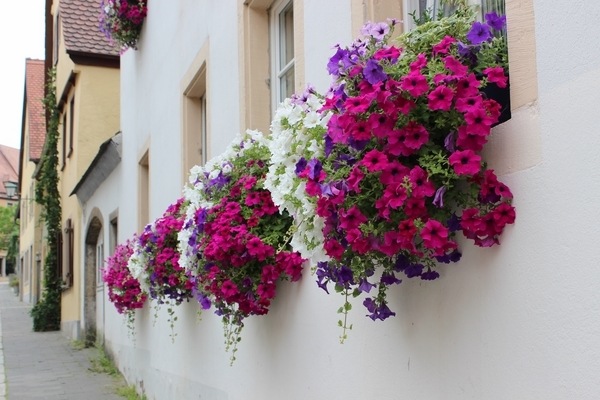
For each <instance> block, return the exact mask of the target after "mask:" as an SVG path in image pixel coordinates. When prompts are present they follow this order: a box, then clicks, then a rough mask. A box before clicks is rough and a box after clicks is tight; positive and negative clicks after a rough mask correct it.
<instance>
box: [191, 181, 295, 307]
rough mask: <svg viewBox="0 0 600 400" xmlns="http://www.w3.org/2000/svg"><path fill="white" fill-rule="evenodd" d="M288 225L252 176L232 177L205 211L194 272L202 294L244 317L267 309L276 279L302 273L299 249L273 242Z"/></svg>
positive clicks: (216, 304)
mask: <svg viewBox="0 0 600 400" xmlns="http://www.w3.org/2000/svg"><path fill="white" fill-rule="evenodd" d="M265 172H266V171H265ZM289 225H290V221H289V218H287V219H286V218H283V217H282V216H281V215H280V214H279V210H278V208H277V207H276V206H275V205H274V204H273V201H272V200H271V195H270V193H269V192H268V191H267V190H265V189H262V188H261V186H260V185H259V183H258V181H257V178H256V177H255V176H252V175H243V176H242V177H241V178H239V179H238V180H237V181H236V182H234V183H233V184H232V185H231V187H230V190H229V193H228V194H227V195H226V196H224V197H223V198H222V199H221V200H220V202H219V203H217V204H216V205H215V206H213V207H212V208H211V209H209V210H208V213H207V216H206V221H205V222H204V225H203V233H202V237H201V239H200V248H201V252H202V257H201V263H202V264H203V265H204V267H203V268H202V269H201V270H200V271H198V273H197V280H198V285H199V291H200V294H201V295H200V296H201V298H202V299H205V298H212V299H213V301H214V302H215V306H216V307H217V313H219V314H228V313H231V312H232V310H234V309H237V310H238V311H239V312H240V313H241V315H242V316H243V317H245V316H248V315H262V314H266V313H267V312H268V308H269V306H270V304H271V301H272V299H273V298H274V297H275V293H276V284H277V281H278V280H279V279H280V278H282V277H286V278H289V279H290V280H292V281H297V280H298V279H300V276H301V273H302V263H303V261H304V260H303V259H302V258H301V257H300V256H299V255H298V253H295V252H290V251H285V250H280V249H279V248H278V247H277V246H279V245H281V243H280V239H281V237H282V236H283V234H285V232H286V231H287V229H288V228H289ZM273 239H275V241H273ZM205 296H206V297H205ZM202 299H201V303H202ZM206 306H209V304H208V303H207V304H206Z"/></svg>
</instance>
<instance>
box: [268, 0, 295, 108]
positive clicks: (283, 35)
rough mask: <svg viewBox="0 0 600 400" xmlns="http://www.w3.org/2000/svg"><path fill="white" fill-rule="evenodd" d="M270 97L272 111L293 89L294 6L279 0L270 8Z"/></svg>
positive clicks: (288, 0) (289, 0) (288, 1)
mask: <svg viewBox="0 0 600 400" xmlns="http://www.w3.org/2000/svg"><path fill="white" fill-rule="evenodd" d="M270 18H271V26H270V29H271V97H272V102H273V112H274V111H275V110H276V109H277V106H278V105H279V103H281V102H282V101H283V100H284V99H286V98H287V97H290V96H291V95H292V94H293V93H294V91H295V69H294V8H293V2H292V1H291V0H285V1H283V0H281V1H277V2H275V3H274V4H273V7H272V8H271V14H270Z"/></svg>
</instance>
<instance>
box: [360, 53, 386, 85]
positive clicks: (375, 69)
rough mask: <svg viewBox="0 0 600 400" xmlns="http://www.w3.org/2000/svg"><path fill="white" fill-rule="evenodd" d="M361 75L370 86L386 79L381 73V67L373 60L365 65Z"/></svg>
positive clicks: (383, 73)
mask: <svg viewBox="0 0 600 400" xmlns="http://www.w3.org/2000/svg"><path fill="white" fill-rule="evenodd" d="M363 74H364V75H365V79H366V80H367V82H369V83H370V84H371V85H374V84H376V83H379V82H383V81H384V80H386V79H387V74H386V73H385V72H383V67H382V66H381V65H379V63H378V62H377V61H376V60H373V59H370V60H369V61H367V65H365V68H364V69H363Z"/></svg>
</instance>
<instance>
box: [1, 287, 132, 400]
mask: <svg viewBox="0 0 600 400" xmlns="http://www.w3.org/2000/svg"><path fill="white" fill-rule="evenodd" d="M29 310H30V307H29V306H28V305H26V304H24V303H22V302H20V301H18V298H17V296H15V294H14V293H13V291H12V289H11V288H10V287H9V286H8V284H7V283H6V282H2V283H0V325H1V327H0V332H1V335H0V400H6V399H9V400H29V399H44V400H80V399H85V400H111V399H115V400H117V399H121V400H122V397H120V396H118V395H117V394H115V388H116V387H117V386H118V385H119V384H120V383H122V381H121V379H122V378H120V377H118V378H113V377H111V376H109V375H107V374H103V373H96V372H92V371H91V370H90V368H91V367H92V363H91V361H90V359H91V358H94V357H95V356H96V350H95V349H80V350H78V349H76V348H74V346H73V345H72V343H70V342H69V340H68V339H66V338H65V337H64V336H63V335H62V334H61V333H60V332H33V330H32V321H31V317H30V316H29Z"/></svg>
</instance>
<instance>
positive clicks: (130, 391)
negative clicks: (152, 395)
mask: <svg viewBox="0 0 600 400" xmlns="http://www.w3.org/2000/svg"><path fill="white" fill-rule="evenodd" d="M117 394H118V395H119V396H121V397H123V398H124V399H125V400H147V399H148V398H147V397H146V395H141V396H140V395H139V394H138V392H137V389H136V387H135V386H134V385H131V386H121V387H119V388H117Z"/></svg>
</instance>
